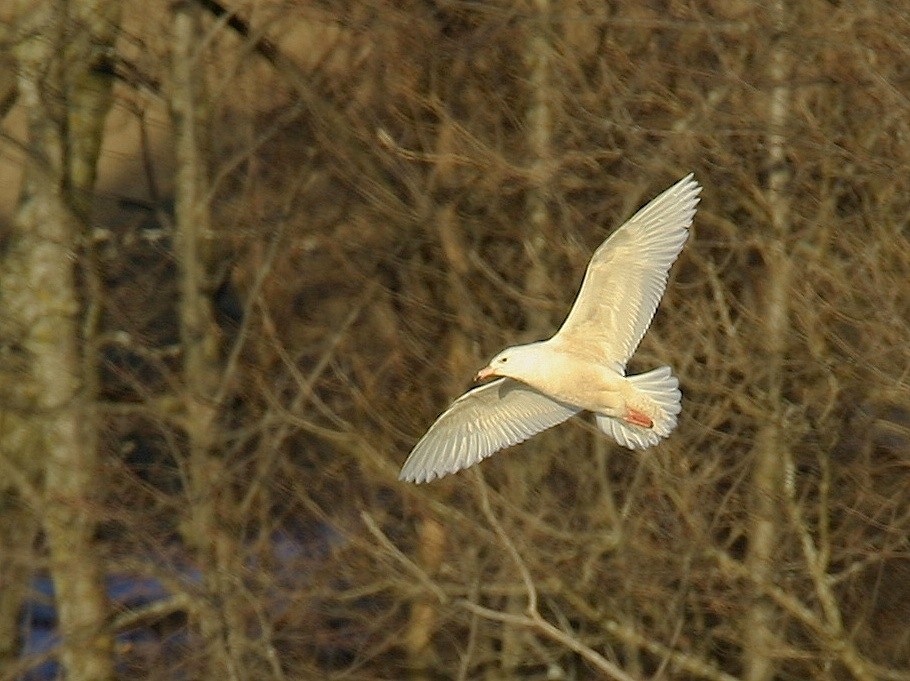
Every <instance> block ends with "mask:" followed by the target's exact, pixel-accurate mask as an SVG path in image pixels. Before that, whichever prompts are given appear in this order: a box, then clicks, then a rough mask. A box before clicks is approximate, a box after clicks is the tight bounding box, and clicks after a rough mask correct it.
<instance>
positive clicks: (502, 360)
mask: <svg viewBox="0 0 910 681" xmlns="http://www.w3.org/2000/svg"><path fill="white" fill-rule="evenodd" d="M499 361H500V362H501V363H502V364H505V363H506V362H508V361H509V358H508V357H503V358H502V359H500V360H499Z"/></svg>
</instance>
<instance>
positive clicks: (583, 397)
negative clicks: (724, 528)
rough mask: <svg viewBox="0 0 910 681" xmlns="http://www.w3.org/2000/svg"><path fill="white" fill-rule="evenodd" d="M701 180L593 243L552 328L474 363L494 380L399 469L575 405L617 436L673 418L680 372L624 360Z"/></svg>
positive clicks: (472, 455) (648, 438)
mask: <svg viewBox="0 0 910 681" xmlns="http://www.w3.org/2000/svg"><path fill="white" fill-rule="evenodd" d="M700 192H701V187H700V186H699V185H698V183H697V182H696V181H695V180H694V179H693V177H692V175H691V174H690V175H688V176H687V177H685V178H683V179H682V180H680V181H679V182H677V183H676V184H675V185H673V186H672V187H670V188H669V189H668V190H666V191H665V192H663V193H662V194H660V195H659V196H658V197H657V198H655V199H654V200H652V201H651V202H650V203H648V204H647V205H646V206H645V207H644V208H642V209H641V210H639V211H638V212H637V213H636V214H635V215H633V216H632V217H631V218H630V219H629V220H628V221H627V222H626V223H625V224H624V225H623V226H622V227H620V228H619V229H618V230H616V231H615V232H614V233H613V234H612V235H611V236H610V237H609V238H608V239H606V241H604V242H603V243H602V244H601V245H600V247H599V248H598V249H597V250H596V251H595V252H594V255H593V256H592V258H591V262H590V263H589V264H588V268H587V270H586V272H585V276H584V279H583V281H582V284H581V290H580V291H579V293H578V296H577V297H576V299H575V303H574V304H573V306H572V309H571V310H570V311H569V314H568V316H567V317H566V320H565V321H564V322H563V324H562V326H561V327H560V328H559V330H558V331H557V332H556V334H554V335H553V337H552V338H550V339H548V340H544V341H538V342H536V343H528V344H526V345H517V346H513V347H510V348H506V349H505V350H503V351H502V352H500V353H499V354H498V355H496V356H495V357H494V358H493V359H492V360H490V363H489V364H488V365H487V366H486V367H484V368H483V369H481V370H480V371H479V372H478V373H477V379H478V380H483V379H489V378H493V377H496V380H494V381H491V382H489V383H486V384H484V385H481V386H479V387H477V388H474V389H473V390H470V391H468V392H467V393H465V394H464V395H462V396H461V397H460V398H458V399H457V400H455V402H453V403H452V405H451V406H450V407H449V408H448V409H447V410H446V411H445V412H443V413H442V415H441V416H439V418H437V419H436V421H435V422H434V423H433V425H432V426H430V429H429V430H428V431H427V433H426V434H425V435H424V436H423V437H422V438H421V439H420V441H418V443H417V444H416V445H415V446H414V449H413V450H412V451H411V454H410V455H409V456H408V458H407V460H406V461H405V463H404V466H403V467H402V469H401V474H400V476H399V477H400V478H401V479H402V480H407V481H411V482H427V481H430V480H433V479H434V478H437V477H441V476H443V475H447V474H449V473H454V472H455V471H458V470H461V469H462V468H466V467H467V466H471V465H473V464H475V463H477V462H478V461H480V460H481V459H484V458H486V457H488V456H490V455H491V454H493V453H494V452H496V451H499V450H500V449H503V448H504V447H508V446H511V445H513V444H517V443H518V442H522V441H524V440H526V439H528V438H529V437H531V436H533V435H535V434H536V433H539V432H540V431H542V430H546V429H547V428H550V427H552V426H555V425H557V424H558V423H561V422H563V421H565V420H567V419H568V418H570V417H572V416H574V415H575V414H577V413H578V412H579V411H582V410H586V411H590V412H592V413H593V414H594V418H595V421H596V423H597V425H598V427H599V428H600V429H601V430H602V431H603V432H605V433H607V434H608V435H610V436H611V437H613V439H615V440H616V441H617V442H618V443H619V444H621V445H623V446H624V447H628V448H630V449H642V448H645V447H650V446H652V445H655V444H657V443H658V442H659V441H660V440H661V438H665V437H667V436H668V435H669V434H670V432H671V431H672V430H673V429H674V428H675V427H676V417H677V415H678V414H679V412H680V410H681V404H680V399H681V394H680V392H679V382H678V380H677V379H676V377H675V376H673V374H672V372H671V371H670V368H669V367H660V368H658V369H654V370H652V371H648V372H646V373H643V374H638V375H635V376H626V375H625V367H626V363H627V362H628V361H629V358H630V357H631V356H632V353H634V352H635V349H636V348H637V347H638V344H639V342H640V341H641V338H642V336H643V335H644V333H645V331H647V329H648V326H650V324H651V319H652V318H653V316H654V312H655V311H656V309H657V305H658V303H659V302H660V299H661V297H662V296H663V292H664V289H665V288H666V283H667V277H668V273H669V269H670V266H671V265H672V264H673V261H674V260H676V257H677V255H678V254H679V251H680V250H681V249H682V246H683V244H684V243H685V241H686V239H687V237H688V228H689V226H690V225H691V224H692V219H693V217H694V215H695V207H696V205H697V204H698V201H699V199H698V195H699V193H700Z"/></svg>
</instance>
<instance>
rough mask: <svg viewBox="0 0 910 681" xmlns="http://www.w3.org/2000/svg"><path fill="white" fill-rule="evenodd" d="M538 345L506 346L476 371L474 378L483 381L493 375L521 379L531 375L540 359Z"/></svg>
mask: <svg viewBox="0 0 910 681" xmlns="http://www.w3.org/2000/svg"><path fill="white" fill-rule="evenodd" d="M539 345H540V343H529V344H528V345H515V346H513V347H511V348H506V349H505V350H503V351H502V352H500V353H499V354H498V355H496V356H495V357H494V358H493V359H491V360H490V363H489V364H487V366H485V367H484V368H483V369H481V370H480V371H478V372H477V375H476V376H475V377H474V380H475V381H483V380H485V379H487V378H493V377H494V376H507V377H508V378H514V379H516V380H519V381H521V380H525V379H526V377H528V376H533V375H534V373H535V372H536V367H537V366H538V365H539V364H540V360H541V358H540V349H539Z"/></svg>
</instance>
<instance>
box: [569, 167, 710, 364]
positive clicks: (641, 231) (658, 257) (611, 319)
mask: <svg viewBox="0 0 910 681" xmlns="http://www.w3.org/2000/svg"><path fill="white" fill-rule="evenodd" d="M700 192H701V187H700V186H699V184H698V182H696V181H695V179H694V177H693V175H692V174H691V173H690V174H689V175H687V176H686V177H684V178H683V179H682V180H680V181H679V182H677V183H676V184H675V185H673V186H672V187H670V188H669V189H667V190H666V191H665V192H663V193H662V194H660V195H659V196H658V197H656V198H655V199H653V200H652V201H651V202H650V203H648V204H647V205H646V206H645V207H644V208H642V209H641V210H639V211H638V212H637V213H636V214H635V215H633V216H632V217H631V218H630V219H629V220H628V221H627V222H626V223H625V224H624V225H622V226H621V227H620V228H619V229H617V230H616V231H615V232H614V233H613V234H611V235H610V237H609V238H608V239H607V240H606V241H604V242H603V243H602V244H601V245H600V247H599V248H598V249H597V250H596V251H595V252H594V255H593V256H592V258H591V262H590V263H589V264H588V269H587V271H586V272H585V277H584V280H583V281H582V284H581V289H580V290H579V292H578V297H577V298H576V299H575V303H574V304H573V305H572V309H571V310H570V311H569V315H568V316H567V317H566V320H565V322H563V325H562V327H560V329H559V331H558V332H557V334H556V336H558V337H559V338H560V340H562V341H570V342H571V344H572V345H573V346H575V347H576V348H579V349H581V350H582V351H584V352H586V353H588V354H591V355H593V357H592V359H597V360H600V361H606V362H608V363H611V364H613V366H614V368H616V369H617V370H619V371H623V370H624V369H625V365H626V362H628V361H629V358H630V357H631V356H632V353H633V352H635V349H636V348H637V347H638V344H639V343H640V342H641V339H642V336H644V334H645V331H647V330H648V327H649V326H650V325H651V319H652V318H653V317H654V312H655V311H656V310H657V305H658V303H659V302H660V299H661V298H662V297H663V294H664V289H665V288H666V286H667V276H668V274H669V271H670V266H671V265H672V264H673V262H674V261H675V260H676V257H677V256H678V255H679V252H680V251H681V250H682V247H683V244H684V243H685V242H686V239H687V238H688V236H689V232H688V229H689V227H690V226H691V224H692V219H693V218H694V216H695V207H696V206H697V205H698V201H699V198H698V194H699V193H700ZM554 338H555V337H554Z"/></svg>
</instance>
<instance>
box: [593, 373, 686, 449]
mask: <svg viewBox="0 0 910 681" xmlns="http://www.w3.org/2000/svg"><path fill="white" fill-rule="evenodd" d="M626 381H627V383H626V388H627V390H626V394H625V398H626V402H627V404H628V405H629V407H631V408H633V409H635V410H636V411H637V412H640V413H641V414H643V415H645V416H646V417H647V418H648V419H650V420H651V422H652V425H651V426H650V427H645V426H642V425H637V424H634V423H630V422H629V421H628V420H623V419H620V418H615V417H612V416H606V415H605V414H596V415H595V420H596V421H597V427H598V428H600V429H601V430H602V431H603V432H604V433H606V434H607V435H609V436H610V437H612V438H613V439H614V440H616V441H617V442H618V443H619V444H621V445H622V446H623V447H628V448H629V449H645V448H646V447H651V446H653V445H656V444H657V443H658V442H660V440H661V438H665V437H667V436H668V435H669V434H670V433H671V432H673V429H674V428H676V415H677V414H679V412H680V411H681V410H682V405H681V404H680V400H681V399H682V393H680V392H679V381H678V380H677V378H676V376H674V375H673V373H672V372H671V371H670V367H660V368H658V369H654V370H652V371H649V372H647V373H644V374H638V375H636V376H629V377H627V378H626Z"/></svg>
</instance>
